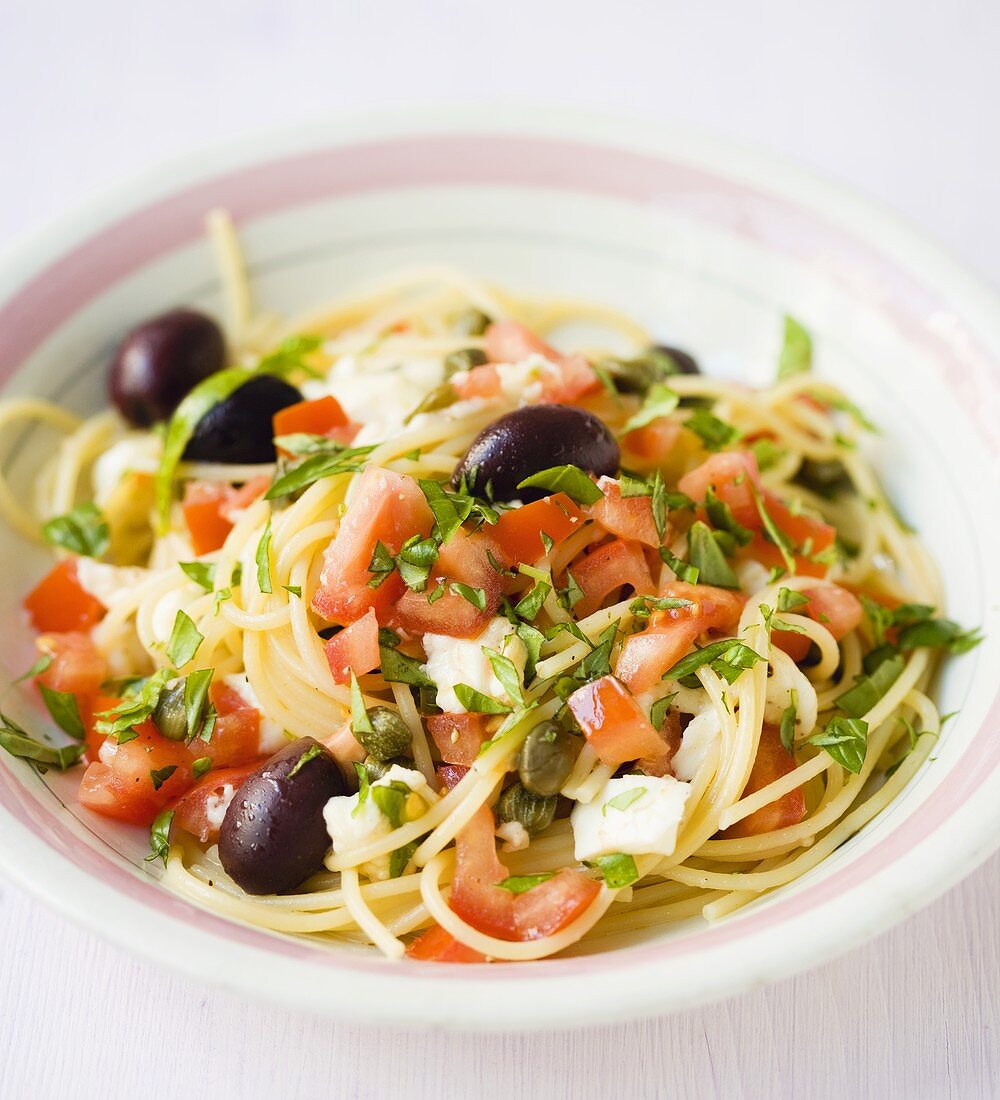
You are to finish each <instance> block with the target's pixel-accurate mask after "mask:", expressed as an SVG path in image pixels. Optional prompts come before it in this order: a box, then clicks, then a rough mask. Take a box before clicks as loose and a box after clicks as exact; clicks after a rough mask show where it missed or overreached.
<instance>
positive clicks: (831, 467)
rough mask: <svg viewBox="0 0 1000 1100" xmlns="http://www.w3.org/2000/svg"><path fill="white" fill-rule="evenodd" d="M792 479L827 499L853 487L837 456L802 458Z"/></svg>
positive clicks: (847, 491)
mask: <svg viewBox="0 0 1000 1100" xmlns="http://www.w3.org/2000/svg"><path fill="white" fill-rule="evenodd" d="M792 480H793V481H794V482H795V483H796V484H798V485H803V486H805V488H806V489H812V491H813V492H814V493H817V494H818V495H819V496H821V497H825V498H826V499H827V500H833V499H834V497H837V496H839V495H840V494H841V493H849V492H850V491H851V490H852V489H853V488H854V482H853V481H851V475H850V474H849V473H848V472H847V468H846V467H845V466H844V464H843V462H841V461H840V459H839V458H825V459H815V458H806V459H803V461H802V465H801V466H800V467H799V469H798V472H797V473H796V475H795V477H794V478H792Z"/></svg>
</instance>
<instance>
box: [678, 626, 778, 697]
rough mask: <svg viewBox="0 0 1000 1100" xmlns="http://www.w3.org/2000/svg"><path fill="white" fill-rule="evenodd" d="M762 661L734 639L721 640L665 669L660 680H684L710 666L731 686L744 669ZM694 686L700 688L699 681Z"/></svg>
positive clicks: (752, 651)
mask: <svg viewBox="0 0 1000 1100" xmlns="http://www.w3.org/2000/svg"><path fill="white" fill-rule="evenodd" d="M763 660H764V658H763V657H762V656H761V655H760V654H759V653H757V652H755V651H754V650H752V649H751V648H750V647H749V646H748V645H746V644H744V643H743V642H741V641H738V640H737V639H736V638H723V639H722V640H721V641H718V642H712V643H711V644H710V645H707V646H704V647H703V648H702V649H696V650H695V651H694V653H689V654H688V655H687V656H686V657H682V658H681V659H680V660H679V661H678V662H677V664H675V665H674V666H673V668H670V669H667V671H666V672H665V673H664V674H663V677H662V678H663V679H664V680H684V679H685V678H686V677H688V676H693V675H694V674H695V673H696V672H697V671H698V669H700V668H702V667H704V666H705V665H710V666H711V668H712V670H713V671H714V672H717V673H718V674H719V675H720V676H722V677H724V678H725V679H726V680H727V681H728V682H729V683H731V684H732V683H735V682H736V679H737V677H738V676H739V675H740V674H741V673H742V672H743V671H744V670H745V669H748V668H753V666H754V665H755V664H756V663H757V662H758V661H763ZM695 686H698V687H700V686H701V684H700V681H699V682H698V683H697V684H696V685H695Z"/></svg>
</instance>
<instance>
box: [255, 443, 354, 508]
mask: <svg viewBox="0 0 1000 1100" xmlns="http://www.w3.org/2000/svg"><path fill="white" fill-rule="evenodd" d="M374 450H375V444H372V446H370V447H342V448H340V449H339V450H337V451H334V452H332V453H331V454H316V455H313V456H312V457H311V458H307V459H306V460H305V461H304V462H300V463H298V464H296V465H294V466H290V467H289V468H288V469H287V470H286V471H285V473H283V474H282V475H281V476H280V477H278V478H276V479H275V481H274V483H273V484H272V485H271V488H270V489H268V491H267V492H266V493H265V494H264V499H265V500H277V499H278V498H280V497H288V496H292V495H293V494H295V493H298V492H299V491H301V490H302V489H307V488H308V487H309V486H310V485H312V484H313V483H314V482H316V481H321V480H322V479H323V478H327V477H334V476H335V475H337V474H356V473H357V472H358V471H359V470H360V469H361V468H362V466H363V465H364V464H363V463H361V462H359V461H358V459H360V458H364V457H365V456H366V455H368V454H371V452H372V451H374Z"/></svg>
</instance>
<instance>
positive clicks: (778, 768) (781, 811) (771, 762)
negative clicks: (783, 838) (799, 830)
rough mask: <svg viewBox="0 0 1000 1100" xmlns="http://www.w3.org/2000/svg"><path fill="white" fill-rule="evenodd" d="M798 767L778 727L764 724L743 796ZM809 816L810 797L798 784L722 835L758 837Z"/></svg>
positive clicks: (734, 837) (727, 837)
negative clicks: (807, 799)
mask: <svg viewBox="0 0 1000 1100" xmlns="http://www.w3.org/2000/svg"><path fill="white" fill-rule="evenodd" d="M794 770H795V757H794V756H792V754H791V753H790V752H789V751H788V750H787V749H786V748H785V747H784V745H782V743H781V734H780V733H779V731H778V728H777V727H776V726H764V728H763V729H762V730H761V734H760V743H759V745H758V746H757V755H756V757H755V758H754V762H753V767H752V768H751V770H750V778H749V779H748V780H747V785H746V786H745V787H744V788H743V795H742V796H741V797H744V798H745V797H746V796H747V795H751V794H755V793H756V792H757V791H760V790H763V789H764V788H765V787H766V786H768V785H769V784H771V783H774V782H776V781H777V780H778V779H781V777H782V776H784V775H788V773H789V772H791V771H794ZM805 816H806V797H805V792H804V790H803V788H802V787H796V788H795V789H794V790H792V791H789V792H788V794H785V795H782V796H781V798H778V799H775V801H774V802H769V803H768V804H767V805H766V806H762V807H761V808H760V809H759V810H754V812H753V813H752V814H750V815H749V816H747V817H745V818H743V820H742V821H737V822H736V824H735V825H731V826H730V827H729V828H728V829H726V830H725V831H724V832H721V833H719V834H718V835H719V836H720V837H723V838H725V839H726V840H734V839H736V838H738V837H746V836H757V835H758V834H760V833H769V832H771V831H772V830H774V829H784V828H785V827H786V826H788V825H798V823H799V822H800V821H801V820H802V819H803V818H804V817H805Z"/></svg>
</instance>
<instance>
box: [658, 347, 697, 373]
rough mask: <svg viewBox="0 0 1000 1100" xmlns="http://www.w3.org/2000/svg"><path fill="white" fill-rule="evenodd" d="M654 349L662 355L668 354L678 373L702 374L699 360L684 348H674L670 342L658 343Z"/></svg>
mask: <svg viewBox="0 0 1000 1100" xmlns="http://www.w3.org/2000/svg"><path fill="white" fill-rule="evenodd" d="M653 351H658V352H660V354H661V355H666V356H667V358H669V359H670V360H671V361H672V362H673V364H674V366H675V367H676V368H677V370H676V372H675V373H677V374H701V367H699V366H698V360H697V359H695V357H694V356H693V355H691V354H690V353H689V352H686V351H684V350H683V349H682V348H672V347H670V346H669V344H657V345H656V346H655V347H654V348H653Z"/></svg>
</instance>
